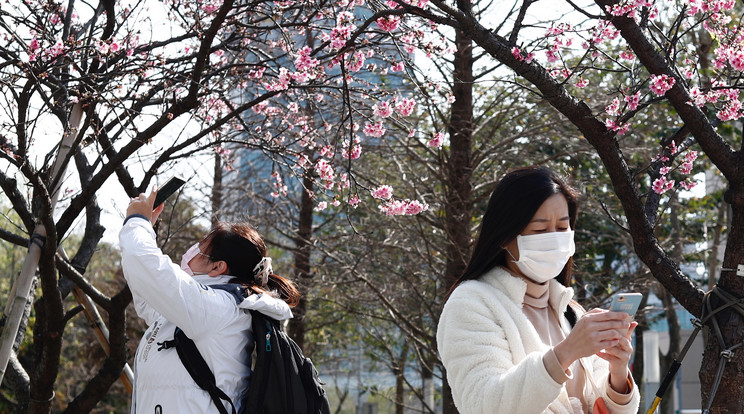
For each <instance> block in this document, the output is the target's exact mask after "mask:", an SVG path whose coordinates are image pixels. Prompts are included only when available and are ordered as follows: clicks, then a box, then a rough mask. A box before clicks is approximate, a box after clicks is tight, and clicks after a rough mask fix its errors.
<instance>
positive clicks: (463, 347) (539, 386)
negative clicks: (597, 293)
mask: <svg viewBox="0 0 744 414" xmlns="http://www.w3.org/2000/svg"><path fill="white" fill-rule="evenodd" d="M549 283H550V286H549V289H550V299H549V301H550V307H552V308H553V309H555V310H556V311H557V312H558V314H559V315H561V324H562V325H563V329H564V330H565V331H566V332H567V331H569V330H570V326H569V324H568V321H567V320H566V319H565V317H563V316H562V315H563V314H564V312H565V311H566V307H567V306H568V303H569V301H570V300H571V297H572V296H573V289H571V288H566V287H564V286H562V285H561V284H560V283H558V282H557V281H555V280H551V281H550V282H549ZM526 290H527V284H526V283H525V282H524V281H523V280H522V279H521V278H518V277H514V276H512V275H510V274H509V273H508V272H507V271H506V270H504V269H503V268H500V267H497V268H495V269H492V270H491V271H489V272H488V273H486V274H484V275H483V276H482V277H481V278H480V279H477V280H470V281H467V282H464V283H462V284H461V285H460V286H458V287H457V288H456V289H455V290H454V292H452V295H451V296H450V298H449V299H448V300H447V303H446V304H445V306H444V309H443V310H442V314H441V316H440V319H439V326H438V329H437V344H438V347H439V354H440V357H441V359H442V363H443V364H444V367H445V370H446V373H447V380H448V381H449V385H450V387H451V389H452V397H453V399H454V402H455V405H456V406H457V408H458V410H459V411H460V412H461V413H463V414H469V413H525V414H527V413H535V414H538V413H561V414H573V413H574V407H576V406H577V403H578V401H576V400H575V399H574V401H573V402H572V401H571V399H570V398H569V396H568V393H567V392H566V389H565V386H564V384H562V383H559V382H557V381H556V380H555V379H553V377H552V376H551V375H550V374H549V373H548V370H547V369H546V367H545V363H544V362H543V358H544V357H546V358H549V357H550V356H551V355H552V354H553V353H552V348H551V347H550V346H548V345H546V344H544V343H543V341H542V340H541V339H540V336H539V335H538V333H537V331H536V330H535V328H534V327H533V326H532V324H531V323H530V322H529V320H528V319H527V317H526V316H525V315H524V313H523V312H522V306H523V301H524V295H525V292H526ZM583 360H584V363H585V366H586V368H587V370H589V371H591V372H592V373H593V376H592V377H593V378H594V380H595V382H596V383H597V385H598V387H599V391H600V394H601V396H602V397H603V399H604V400H605V403H606V404H607V406H608V408H609V409H610V411H611V412H612V413H613V414H630V413H636V412H637V411H638V406H639V403H640V395H639V393H638V389H637V387H636V386H633V390H632V393H633V396H632V398H631V400H630V402H629V403H628V404H625V405H619V404H617V403H615V402H614V401H613V400H612V399H611V398H610V397H609V394H608V390H609V389H610V385H609V381H608V375H609V370H608V367H609V365H608V363H607V362H606V361H604V360H603V359H601V358H599V357H597V356H592V357H587V358H584V359H583ZM591 397H592V400H590V401H588V402H589V406H590V407H591V406H592V405H593V403H594V400H593V399H594V398H596V396H594V395H592V396H591ZM579 406H580V404H579Z"/></svg>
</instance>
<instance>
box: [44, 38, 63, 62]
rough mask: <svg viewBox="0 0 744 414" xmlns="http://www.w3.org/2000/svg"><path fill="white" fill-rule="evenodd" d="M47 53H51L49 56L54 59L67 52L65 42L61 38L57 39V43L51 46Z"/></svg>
mask: <svg viewBox="0 0 744 414" xmlns="http://www.w3.org/2000/svg"><path fill="white" fill-rule="evenodd" d="M47 53H48V54H49V57H50V58H52V59H53V58H56V57H57V56H59V55H61V54H63V53H65V45H64V43H62V41H61V40H57V43H55V44H54V46H52V47H50V48H49V50H47Z"/></svg>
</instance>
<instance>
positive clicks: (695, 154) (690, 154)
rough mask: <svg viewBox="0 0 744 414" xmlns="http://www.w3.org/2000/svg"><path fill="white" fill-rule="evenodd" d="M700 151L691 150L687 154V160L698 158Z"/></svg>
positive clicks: (691, 160)
mask: <svg viewBox="0 0 744 414" xmlns="http://www.w3.org/2000/svg"><path fill="white" fill-rule="evenodd" d="M697 157H698V152H697V151H690V152H688V153H687V154H686V155H685V161H689V162H693V161H695V160H696V159H697Z"/></svg>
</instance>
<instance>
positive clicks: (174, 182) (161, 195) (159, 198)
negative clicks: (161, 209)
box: [152, 176, 186, 209]
mask: <svg viewBox="0 0 744 414" xmlns="http://www.w3.org/2000/svg"><path fill="white" fill-rule="evenodd" d="M184 184H186V180H184V179H183V178H181V177H177V176H174V177H171V178H170V179H169V180H168V181H166V182H165V184H163V186H162V187H160V188H158V193H157V195H156V196H155V204H154V205H153V206H152V207H153V209H155V208H158V206H159V205H161V204H163V203H164V202H165V200H167V199H168V197H170V196H172V195H173V194H174V193H175V192H176V191H178V189H179V188H181V186H182V185H184Z"/></svg>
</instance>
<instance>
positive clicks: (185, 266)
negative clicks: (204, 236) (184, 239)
mask: <svg viewBox="0 0 744 414" xmlns="http://www.w3.org/2000/svg"><path fill="white" fill-rule="evenodd" d="M198 254H201V251H200V250H199V243H194V245H193V246H191V247H189V249H188V250H186V253H184V254H183V256H182V257H181V270H183V271H184V272H186V273H188V274H189V275H190V276H196V275H202V274H204V273H194V271H193V270H191V267H189V262H190V261H191V259H193V258H194V257H196V256H197V255H198Z"/></svg>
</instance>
